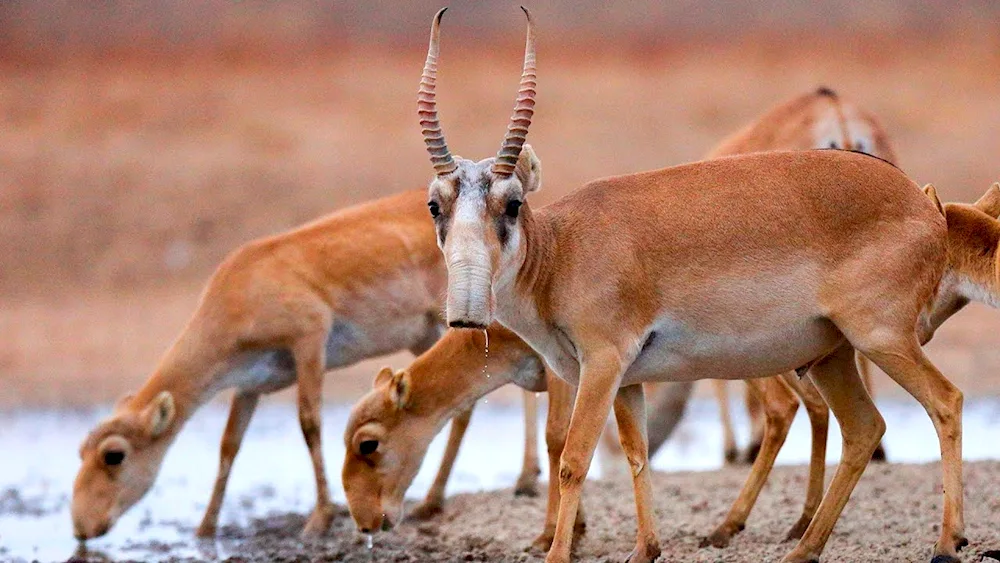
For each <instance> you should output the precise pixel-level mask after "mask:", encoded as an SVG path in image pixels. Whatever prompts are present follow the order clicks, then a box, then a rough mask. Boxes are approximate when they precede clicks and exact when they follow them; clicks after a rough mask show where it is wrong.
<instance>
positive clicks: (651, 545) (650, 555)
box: [625, 539, 660, 563]
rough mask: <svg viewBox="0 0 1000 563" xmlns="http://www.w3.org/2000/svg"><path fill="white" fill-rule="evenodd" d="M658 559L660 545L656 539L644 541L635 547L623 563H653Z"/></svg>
mask: <svg viewBox="0 0 1000 563" xmlns="http://www.w3.org/2000/svg"><path fill="white" fill-rule="evenodd" d="M659 557H660V543H659V542H658V541H656V539H651V540H646V541H645V542H643V543H641V544H639V545H636V546H635V549H633V550H632V553H630V554H629V556H628V558H627V559H625V563H653V561H656V560H657V558H659Z"/></svg>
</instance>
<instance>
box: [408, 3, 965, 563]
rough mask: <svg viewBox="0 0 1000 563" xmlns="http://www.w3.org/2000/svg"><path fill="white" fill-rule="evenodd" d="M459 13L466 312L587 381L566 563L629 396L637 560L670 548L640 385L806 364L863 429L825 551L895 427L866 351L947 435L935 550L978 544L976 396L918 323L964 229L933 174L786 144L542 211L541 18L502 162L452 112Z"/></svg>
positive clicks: (851, 430)
mask: <svg viewBox="0 0 1000 563" xmlns="http://www.w3.org/2000/svg"><path fill="white" fill-rule="evenodd" d="M526 13H527V11H526ZM440 15H441V13H440V12H439V13H438V15H437V17H436V18H435V20H434V22H435V23H434V28H432V34H431V37H432V40H431V46H430V49H429V50H428V58H427V64H426V66H425V68H424V78H423V80H422V82H421V93H420V98H419V99H420V115H421V123H422V125H423V129H424V138H425V141H426V143H427V147H428V151H429V153H430V155H431V161H432V164H433V166H434V169H435V171H436V178H435V179H434V180H433V181H432V182H431V183H430V187H429V190H428V191H429V200H430V203H429V208H430V211H431V215H432V217H433V218H434V222H435V226H436V228H437V234H438V244H439V246H440V247H441V250H442V252H443V254H444V256H445V262H446V264H447V266H448V297H447V300H446V303H447V306H446V311H447V321H448V324H449V326H452V327H461V328H477V329H482V328H485V327H486V326H487V325H488V324H489V323H490V322H492V321H493V320H494V319H496V320H498V321H500V322H501V323H502V324H504V325H505V326H507V327H508V328H510V329H512V330H513V331H514V332H515V333H516V334H518V336H520V337H522V338H523V339H524V340H525V341H526V342H527V343H528V344H530V345H531V347H532V348H533V349H535V350H536V351H537V352H539V353H540V354H541V355H542V356H543V358H544V359H545V362H546V364H547V365H548V366H549V367H550V368H552V370H553V371H554V372H555V374H556V375H558V376H559V377H560V378H562V379H564V380H567V381H568V382H570V383H571V384H574V385H576V386H577V388H578V389H577V396H576V400H575V405H574V409H573V416H572V418H571V421H570V426H569V431H568V435H567V439H566V444H567V446H566V448H565V450H564V451H563V455H562V458H561V463H560V471H559V483H560V494H561V497H560V506H559V516H558V520H557V525H556V533H555V539H554V541H553V544H552V547H551V549H550V551H549V554H548V557H547V561H550V562H556V561H568V560H569V558H570V547H571V543H572V534H573V531H572V530H573V525H574V523H575V521H576V514H577V508H578V504H579V493H580V487H581V485H582V482H583V479H584V478H585V476H586V473H587V469H588V467H589V465H590V461H591V459H592V456H593V453H594V449H595V447H596V445H597V442H598V439H599V436H600V433H601V429H602V427H603V425H604V421H605V419H606V418H607V415H608V413H609V411H610V410H611V407H612V403H614V408H615V416H616V419H617V421H618V428H619V432H620V435H621V438H622V446H623V448H624V450H625V452H626V455H627V456H628V458H629V462H630V466H631V467H632V472H633V476H634V487H635V497H636V508H637V513H638V534H637V541H636V547H635V549H634V550H633V552H632V554H631V556H630V557H629V560H630V561H652V560H653V559H655V558H656V557H657V556H658V555H659V551H660V550H659V540H658V538H657V534H656V531H655V526H654V524H653V521H652V513H651V510H650V506H649V501H650V495H651V490H650V480H649V473H650V472H649V467H648V446H647V441H646V428H645V416H646V412H645V404H644V393H643V389H642V386H641V385H640V384H641V383H643V382H647V381H671V380H673V381H683V380H693V379H698V378H700V377H705V376H706V375H709V374H711V375H718V374H726V376H727V378H731V379H748V378H754V377H761V376H767V375H772V374H775V373H780V372H783V371H787V370H791V369H797V370H800V371H803V372H804V371H806V370H807V369H808V371H809V377H810V379H811V380H812V382H813V383H814V384H815V385H816V386H817V387H818V388H819V390H820V392H821V393H822V394H823V396H824V398H825V400H826V402H827V403H828V404H829V405H830V407H831V409H832V410H833V412H834V415H835V416H836V417H837V420H838V422H839V424H840V426H841V429H842V435H843V438H844V453H843V457H842V461H841V464H840V465H839V467H838V470H837V473H836V474H835V475H834V478H833V481H832V482H831V484H830V487H829V489H828V490H827V492H826V494H825V496H824V499H823V502H822V503H821V505H820V507H819V510H818V512H817V514H816V517H815V518H814V519H813V521H812V522H811V523H810V525H809V527H808V528H807V529H806V531H805V533H804V534H803V537H802V539H801V540H800V541H799V542H798V544H797V545H796V547H795V549H793V551H792V552H791V553H789V554H788V555H787V556H786V557H785V559H784V560H785V561H788V562H793V561H813V560H816V559H817V558H818V556H819V554H820V552H821V551H822V549H823V547H824V545H825V544H826V541H827V539H828V538H829V535H830V533H831V532H832V530H833V526H834V524H835V523H836V520H837V518H838V517H839V515H840V512H841V511H842V509H843V507H844V505H845V504H846V502H847V499H848V497H849V496H850V492H851V491H852V490H853V488H854V485H855V484H856V483H857V480H858V479H859V478H860V476H861V473H862V471H863V470H864V467H865V466H866V465H867V463H868V461H869V460H870V458H871V455H872V453H873V452H874V450H875V448H876V447H877V446H878V443H879V440H880V439H881V436H882V433H883V432H884V429H885V423H884V421H883V420H882V418H881V416H880V415H879V413H878V411H877V410H876V409H875V406H874V404H873V403H872V401H871V398H870V396H869V395H868V392H867V390H866V389H865V387H864V384H863V383H862V381H861V378H860V376H859V375H858V373H857V368H856V366H855V360H854V353H855V349H857V350H859V351H861V352H862V353H864V354H865V355H866V356H867V357H869V359H871V360H872V361H874V362H875V363H876V364H877V365H879V367H881V368H882V369H883V371H885V372H886V373H887V374H888V375H889V376H890V377H892V378H893V379H894V380H895V381H897V382H898V383H900V384H901V385H902V386H903V387H904V389H906V390H907V391H908V392H909V393H910V394H911V395H913V396H914V397H915V398H917V400H918V401H919V402H920V403H921V404H922V405H923V406H924V407H925V408H926V409H927V411H928V413H929V415H930V416H931V419H932V421H933V423H934V425H935V427H936V429H937V430H938V435H939V439H940V442H941V451H942V458H943V462H944V463H943V470H944V490H945V493H944V516H943V521H942V526H941V529H940V537H939V539H938V542H937V544H936V546H935V550H934V551H935V558H936V560H937V561H944V560H947V561H951V560H955V559H956V557H955V556H956V552H957V549H958V548H959V547H961V546H962V545H964V544H965V543H967V542H966V540H965V538H964V536H963V533H964V523H963V511H962V499H963V493H962V478H961V463H962V462H961V405H962V394H961V392H960V391H959V390H958V389H957V388H955V387H954V386H953V385H952V384H951V383H950V382H949V381H948V380H947V379H945V378H944V377H943V376H942V375H941V373H940V372H939V371H938V370H937V369H936V368H935V367H934V366H933V364H931V363H930V362H929V361H928V360H927V358H926V357H925V356H924V354H923V352H922V350H921V349H920V342H919V341H918V340H917V338H916V335H915V331H914V329H915V327H916V323H917V320H918V317H919V316H920V314H921V312H922V311H924V310H925V308H926V307H927V305H928V304H929V302H930V300H931V299H932V298H933V296H934V294H935V291H936V288H937V286H938V284H939V282H940V280H941V277H942V275H943V274H944V271H945V267H946V261H947V253H946V224H945V221H944V218H943V217H942V215H941V214H940V213H939V210H938V209H937V208H936V207H935V206H934V205H933V204H932V203H931V202H930V201H929V200H928V199H927V198H926V197H925V196H924V195H923V194H922V193H921V192H920V190H919V188H918V187H917V186H916V185H915V184H914V183H913V182H912V181H910V180H909V179H908V178H907V177H906V176H905V175H904V174H902V173H901V172H900V171H899V169H897V168H895V167H894V166H892V165H890V164H888V163H886V162H883V161H881V160H879V159H876V158H873V157H871V156H867V155H860V154H855V153H851V152H844V151H803V152H773V153H758V154H752V155H745V156H736V157H729V158H723V159H717V160H712V161H703V162H699V163H694V164H689V165H684V166H678V167H674V168H667V169H663V170H656V171H651V172H645V173H639V174H632V175H626V176H616V177H611V178H606V179H603V180H597V181H595V182H592V183H590V184H588V185H586V186H584V187H583V188H581V189H580V190H578V191H576V192H574V193H572V194H570V195H569V196H567V197H564V198H562V199H561V200H559V201H557V202H556V203H554V204H552V205H550V206H548V207H546V208H544V209H542V210H540V211H538V212H537V213H533V212H532V211H531V209H530V207H529V206H528V205H527V203H526V202H525V196H526V195H527V194H529V193H531V192H533V191H535V190H537V188H538V186H539V180H540V177H539V175H538V174H537V172H536V171H537V170H538V169H539V162H538V159H537V157H536V156H535V155H534V152H533V151H532V150H531V149H530V147H527V146H525V145H524V142H525V137H526V135H527V131H528V127H529V126H530V122H531V117H532V115H533V110H534V94H535V52H534V35H533V26H532V23H531V18H530V15H529V17H528V22H529V23H528V39H527V45H526V51H525V61H524V70H523V73H522V80H521V89H520V92H519V95H518V101H517V104H516V105H515V110H514V116H513V117H512V118H511V123H510V126H509V127H508V132H507V135H506V137H505V139H504V142H503V144H502V146H501V150H500V152H499V153H498V154H497V156H496V157H495V158H488V159H485V160H482V161H479V162H473V161H470V160H466V159H462V158H455V157H452V156H451V153H450V151H449V150H448V148H447V145H446V143H445V141H444V136H443V134H442V132H441V128H440V125H439V123H438V119H437V113H436V104H435V96H434V84H435V80H434V78H435V75H436V70H437V68H436V67H437V56H438V51H437V48H436V42H437V41H436V39H437V38H436V35H437V33H436V31H437V29H436V28H437V24H438V23H439V19H440ZM522 148H523V150H522ZM637 209H642V210H643V212H642V213H641V214H636V213H635V210H637ZM848 232H849V236H847V234H846V233H848Z"/></svg>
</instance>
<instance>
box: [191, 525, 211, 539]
mask: <svg viewBox="0 0 1000 563" xmlns="http://www.w3.org/2000/svg"><path fill="white" fill-rule="evenodd" d="M215 533H216V529H215V524H210V523H208V522H202V523H201V525H200V526H198V529H197V530H196V531H195V533H194V535H195V536H197V537H199V538H214V537H215Z"/></svg>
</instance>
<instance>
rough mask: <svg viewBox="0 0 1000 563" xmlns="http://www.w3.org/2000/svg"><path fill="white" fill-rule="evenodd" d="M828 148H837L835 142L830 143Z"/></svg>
mask: <svg viewBox="0 0 1000 563" xmlns="http://www.w3.org/2000/svg"><path fill="white" fill-rule="evenodd" d="M830 148H831V149H835V148H837V141H830Z"/></svg>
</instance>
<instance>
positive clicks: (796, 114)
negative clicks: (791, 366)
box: [649, 87, 897, 463]
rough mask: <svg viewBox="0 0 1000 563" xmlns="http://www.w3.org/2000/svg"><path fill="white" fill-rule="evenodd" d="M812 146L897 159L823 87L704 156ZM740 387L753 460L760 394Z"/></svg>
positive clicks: (730, 435)
mask: <svg viewBox="0 0 1000 563" xmlns="http://www.w3.org/2000/svg"><path fill="white" fill-rule="evenodd" d="M813 148H834V149H847V150H854V151H859V152H864V153H868V154H870V155H872V156H877V157H879V158H881V159H883V160H886V161H889V162H891V163H893V164H897V157H896V151H895V150H894V149H893V147H892V143H891V142H890V141H889V135H888V133H887V132H886V131H885V129H884V128H883V127H882V124H881V122H880V121H879V119H878V118H877V117H876V116H875V114H873V113H872V112H870V111H868V110H866V109H865V108H862V107H860V106H858V105H857V104H855V103H853V102H852V101H851V100H849V99H847V98H845V97H844V96H842V95H840V94H838V93H837V92H834V91H833V90H831V89H829V88H825V87H821V88H818V89H816V90H814V91H812V92H809V93H806V94H803V95H800V96H796V97H795V98H793V99H791V100H789V101H787V102H785V103H783V104H780V105H778V106H777V107H774V108H772V109H771V110H769V111H767V112H766V113H765V114H764V115H762V116H760V117H759V118H758V119H757V120H756V121H754V122H753V123H751V124H749V125H748V126H746V127H745V128H743V129H741V130H740V131H738V132H736V133H734V134H733V135H731V136H730V137H729V138H727V139H725V140H724V141H722V142H721V143H719V145H718V146H716V147H715V148H713V149H712V150H710V151H709V152H708V154H707V155H706V157H705V158H718V157H722V156H732V155H735V154H743V153H751V152H763V151H771V150H805V149H813ZM858 367H859V369H860V372H861V376H862V378H863V379H864V382H865V387H867V388H868V392H869V393H870V394H872V396H873V397H874V392H873V391H874V389H873V386H872V381H871V366H870V364H869V363H868V361H867V360H865V358H864V356H860V355H859V356H858ZM712 387H713V391H714V394H715V397H716V401H717V402H718V403H719V410H720V414H721V417H722V430H723V448H724V450H723V454H724V459H725V460H726V461H727V463H732V462H735V461H737V460H738V459H739V458H740V456H739V454H738V452H737V447H736V438H735V434H734V432H733V428H732V422H731V420H732V419H731V416H730V413H729V397H728V392H727V390H728V385H727V382H726V381H725V380H721V379H716V380H713V381H712ZM746 390H747V393H746V399H745V400H746V405H747V410H748V412H749V413H750V424H751V437H750V445H749V446H748V447H747V450H746V452H745V453H744V455H743V456H742V461H744V462H745V463H753V461H754V460H755V459H757V454H758V452H759V451H760V447H761V441H762V439H763V436H764V406H763V404H762V403H761V402H760V399H758V397H759V396H761V394H762V391H761V390H760V389H757V388H755V387H754V386H753V385H748V386H747V387H746ZM809 406H810V405H807V407H809ZM664 416H669V415H664ZM656 426H662V424H659V425H658V424H656V421H654V420H653V415H651V419H650V442H649V448H650V456H652V455H653V454H654V453H655V452H656V449H657V448H658V447H659V443H657V442H656V441H655V440H654V438H656V437H657V436H656V435H655V433H654V432H653V428H654V427H656ZM872 458H873V459H876V460H884V459H885V448H884V447H883V446H882V444H881V443H880V444H879V446H878V448H876V449H875V454H874V455H873V456H872Z"/></svg>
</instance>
